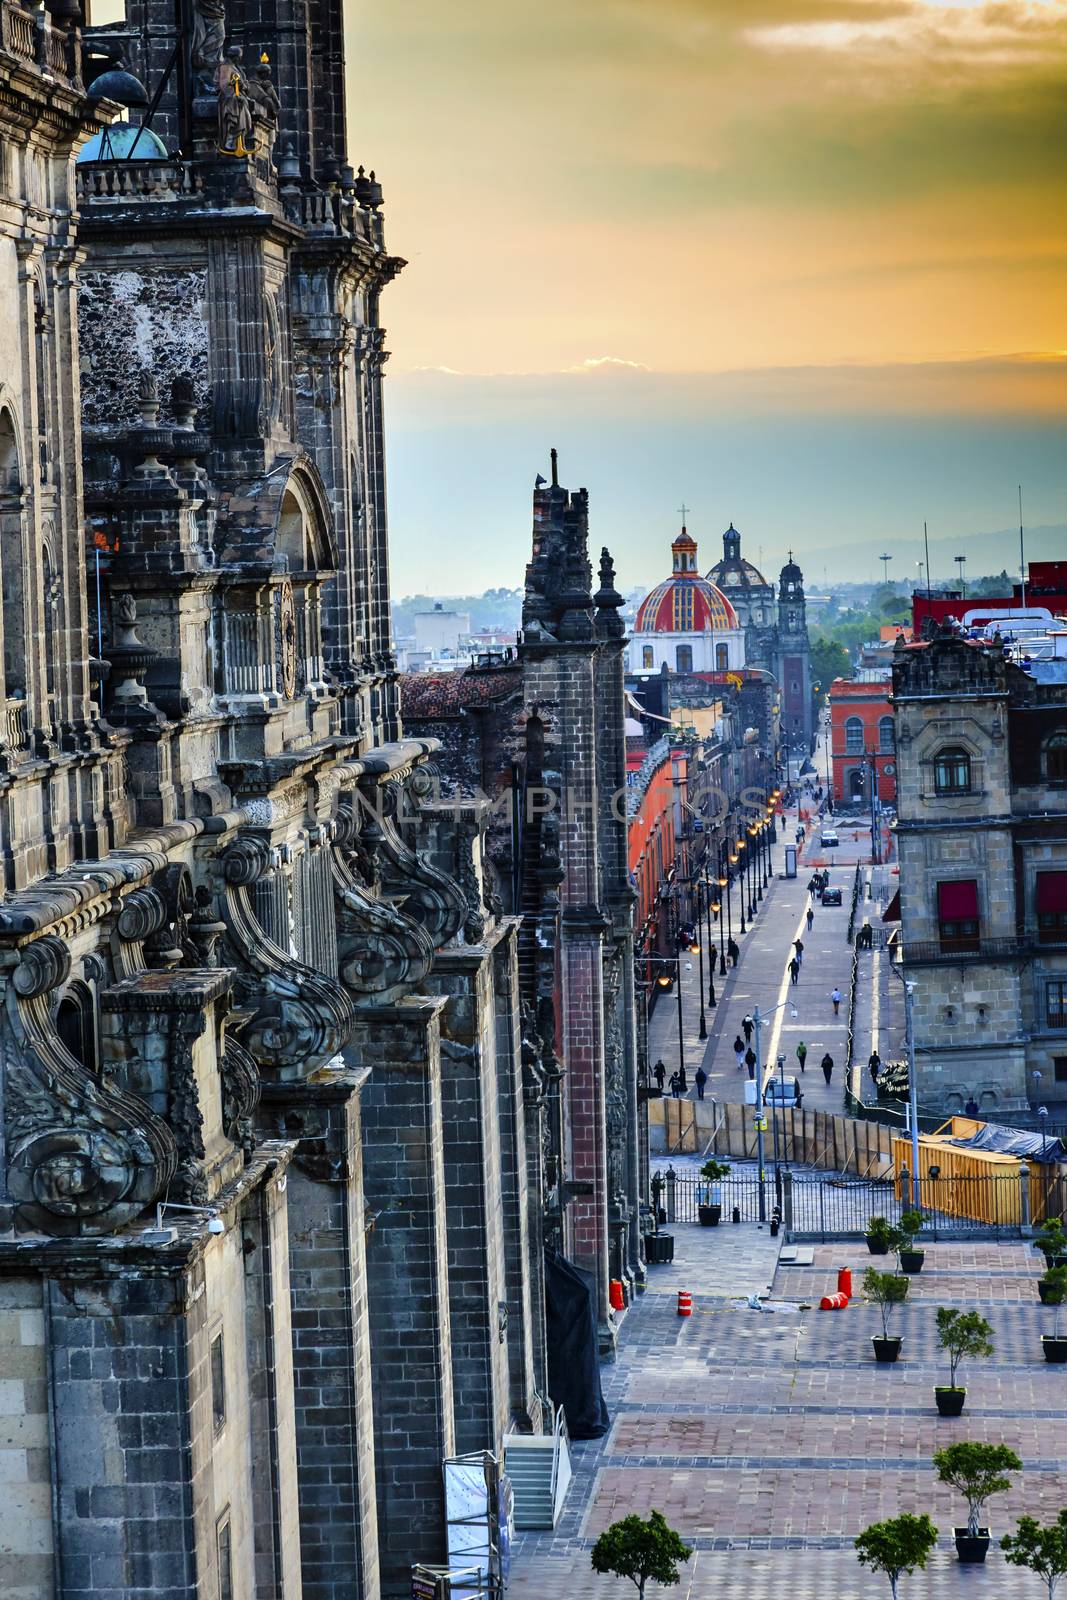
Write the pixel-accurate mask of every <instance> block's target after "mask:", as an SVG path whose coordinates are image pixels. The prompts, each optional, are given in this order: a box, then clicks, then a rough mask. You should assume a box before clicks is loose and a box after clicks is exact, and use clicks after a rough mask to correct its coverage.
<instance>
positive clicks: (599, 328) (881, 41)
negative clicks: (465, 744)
mask: <svg viewBox="0 0 1067 1600" xmlns="http://www.w3.org/2000/svg"><path fill="white" fill-rule="evenodd" d="M348 55H349V65H350V80H351V124H352V153H353V156H354V159H356V160H357V161H365V162H366V163H367V165H368V166H371V165H373V166H374V167H375V168H376V169H377V171H378V175H379V176H380V177H381V178H382V180H383V182H384V184H385V194H386V207H387V210H386V221H387V229H388V238H389V242H390V245H391V248H392V249H393V250H395V251H396V252H397V253H398V254H400V255H402V256H404V257H405V258H406V259H407V261H408V262H409V265H408V266H407V268H406V269H405V271H404V273H403V274H402V276H401V277H400V279H399V280H398V282H397V283H396V284H394V285H393V286H392V287H391V288H390V290H389V292H388V295H387V297H386V300H385V302H384V320H385V321H386V323H387V325H388V328H389V344H390V348H391V349H392V351H393V359H392V361H391V363H390V367H389V378H388V383H387V391H388V395H387V404H388V411H387V420H388V425H389V446H390V463H389V464H390V503H391V516H392V542H393V568H394V588H395V591H396V592H397V593H398V594H403V593H408V592H411V591H412V590H413V589H416V588H418V589H424V590H429V591H431V592H432V591H434V590H440V591H441V592H447V591H452V592H455V590H456V589H457V588H459V589H465V588H480V587H482V586H484V585H486V584H497V583H502V584H509V585H510V584H515V583H518V582H521V577H522V567H523V563H524V561H525V559H526V554H527V546H528V540H529V491H530V487H531V484H532V480H533V476H534V474H535V472H537V471H538V470H541V469H544V464H545V461H546V458H547V453H548V448H549V446H550V445H552V444H556V445H558V446H559V448H560V452H561V466H562V472H563V477H564V481H566V482H568V483H571V484H572V485H574V486H577V485H578V484H579V483H582V484H586V485H588V487H589V490H590V494H591V497H592V515H593V521H594V538H595V541H596V543H597V545H598V546H599V543H601V542H607V543H609V544H610V545H611V546H612V548H613V550H614V551H615V553H616V557H617V562H618V566H619V575H620V580H621V581H622V582H623V583H624V584H625V585H627V586H628V585H629V584H631V583H637V582H645V581H652V580H653V579H654V578H655V577H656V576H657V575H658V574H659V572H660V569H661V568H663V567H664V565H665V560H666V556H665V551H666V547H667V544H668V543H669V540H670V537H671V535H672V532H673V530H674V527H675V525H676V522H677V517H676V515H675V508H676V507H677V506H678V505H679V503H680V502H681V501H682V500H683V499H684V500H685V502H687V503H688V504H689V505H691V506H692V507H694V511H693V514H692V515H691V517H690V519H689V520H690V527H691V530H692V531H693V532H694V533H695V535H696V536H697V537H698V539H700V540H702V542H703V544H704V549H705V551H706V554H707V557H708V561H709V563H710V561H711V560H712V559H714V558H715V556H716V554H717V553H718V550H719V548H720V545H719V539H720V535H721V531H722V529H723V528H724V527H725V526H726V524H727V523H728V522H729V521H730V520H731V519H732V520H733V521H734V522H736V524H737V525H738V527H740V528H741V529H742V532H743V533H744V534H745V535H746V549H747V551H748V553H750V554H752V555H753V557H755V555H756V552H757V550H762V552H763V557H764V559H765V561H766V562H767V564H768V565H773V564H774V562H775V561H778V560H780V559H784V555H785V551H786V548H787V547H788V546H793V547H794V548H795V549H797V550H799V552H800V555H801V561H802V564H803V560H804V554H805V552H808V553H809V554H810V555H811V557H812V559H813V561H815V562H816V563H817V564H820V565H825V564H827V563H828V564H829V565H830V566H833V564H834V562H833V558H832V555H831V556H830V557H828V556H827V552H828V551H829V552H833V551H835V550H841V551H845V550H847V551H848V552H849V561H851V562H856V563H858V564H859V565H862V566H864V567H865V568H866V566H870V567H871V571H870V573H869V574H868V572H867V571H866V570H864V571H862V572H861V571H858V570H857V571H856V572H855V573H854V574H850V575H855V576H868V575H871V576H873V575H874V564H873V562H872V561H871V560H870V559H869V557H870V556H871V555H873V552H874V547H875V546H877V548H878V549H882V548H888V549H891V550H896V551H897V565H896V567H895V568H894V571H895V572H896V573H897V575H898V576H902V575H903V574H904V570H905V567H906V566H908V564H909V562H910V560H911V559H912V554H913V553H912V552H911V551H910V550H909V548H908V547H907V546H906V544H905V542H904V541H907V540H913V539H915V538H916V537H917V536H918V535H920V534H921V528H922V521H923V518H924V517H927V518H929V519H930V522H931V534H932V536H934V537H938V538H951V539H955V540H956V542H957V544H959V541H960V540H961V539H963V538H965V536H967V535H969V534H972V533H973V534H980V533H989V532H992V531H994V530H997V529H1001V528H1007V527H1010V526H1011V525H1012V524H1013V522H1014V521H1015V520H1017V515H1016V512H1015V497H1016V485H1017V484H1018V483H1019V482H1020V481H1022V482H1023V484H1024V492H1025V507H1026V518H1027V522H1028V524H1031V525H1032V526H1033V527H1034V528H1035V529H1039V528H1040V527H1042V526H1043V527H1045V528H1046V529H1051V528H1060V530H1061V531H1060V533H1059V534H1056V533H1054V532H1047V533H1046V534H1045V535H1043V536H1042V535H1041V534H1040V533H1035V534H1034V547H1033V550H1032V553H1033V554H1035V555H1037V554H1040V553H1049V552H1047V551H1045V552H1043V551H1042V549H1040V548H1039V546H1040V545H1041V544H1042V539H1043V540H1044V543H1045V544H1046V545H1047V544H1048V543H1049V541H1052V543H1053V544H1055V543H1056V542H1057V541H1058V542H1059V543H1060V544H1062V545H1063V546H1064V548H1065V550H1067V534H1065V533H1064V532H1063V525H1067V448H1065V445H1067V440H1065V438H1064V430H1063V426H1062V424H1063V418H1064V410H1065V403H1067V0H1000V3H995V4H993V3H970V0H541V3H539V4H538V6H537V7H536V8H534V7H533V6H529V5H523V4H519V3H518V0H448V3H444V0H388V4H381V3H374V4H371V3H370V0H359V3H358V4H356V5H354V6H353V12H352V25H351V28H350V37H349V41H348ZM894 540H895V541H896V543H895V544H894V543H892V542H891V541H894ZM964 548H966V546H965V545H960V549H961V550H962V549H964ZM865 551H866V552H867V553H866V554H864V552H865ZM985 565H988V563H983V562H981V561H979V562H978V566H985ZM975 570H977V568H975ZM842 575H843V574H842ZM947 575H948V574H946V576H947ZM832 576H833V574H832V573H831V577H832ZM935 576H937V574H936V573H935Z"/></svg>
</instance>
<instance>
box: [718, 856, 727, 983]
mask: <svg viewBox="0 0 1067 1600" xmlns="http://www.w3.org/2000/svg"><path fill="white" fill-rule="evenodd" d="M728 883H729V879H727V878H725V877H723V871H722V845H721V843H720V845H719V877H718V888H719V892H718V894H717V895H716V896H715V898H716V900H717V901H718V902H719V903H718V906H717V907H716V909H717V911H718V913H719V977H720V978H725V976H726V943H725V939H724V936H723V931H722V898H723V895H722V892H723V890H724V889H725V888H726V887H727V885H728Z"/></svg>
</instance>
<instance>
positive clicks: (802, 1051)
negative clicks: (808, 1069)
mask: <svg viewBox="0 0 1067 1600" xmlns="http://www.w3.org/2000/svg"><path fill="white" fill-rule="evenodd" d="M807 1059H808V1047H807V1045H806V1044H805V1043H804V1041H803V1039H801V1041H800V1043H799V1044H798V1045H797V1060H798V1061H799V1062H800V1070H801V1072H803V1071H804V1063H805V1062H806V1061H807Z"/></svg>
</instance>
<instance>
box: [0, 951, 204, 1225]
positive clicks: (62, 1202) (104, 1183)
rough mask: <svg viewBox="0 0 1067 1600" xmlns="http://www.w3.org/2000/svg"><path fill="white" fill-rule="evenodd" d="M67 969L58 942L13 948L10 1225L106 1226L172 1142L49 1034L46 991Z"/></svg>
mask: <svg viewBox="0 0 1067 1600" xmlns="http://www.w3.org/2000/svg"><path fill="white" fill-rule="evenodd" d="M69 971H70V953H69V951H68V949H67V947H66V945H65V944H63V942H62V941H61V940H59V939H57V938H54V937H53V936H51V935H45V936H44V937H43V938H40V939H37V940H35V941H34V942H33V944H31V945H29V946H28V947H27V948H26V950H25V951H24V952H23V954H22V957H21V959H20V962H19V965H18V966H17V967H16V968H15V971H14V974H13V975H12V979H11V990H10V992H9V996H8V1003H7V1007H6V1012H5V1014H4V1017H3V1022H2V1033H3V1048H4V1058H5V1066H6V1079H5V1083H6V1095H5V1104H4V1123H5V1143H6V1149H7V1158H8V1173H7V1185H8V1192H9V1193H10V1194H11V1196H12V1197H13V1199H14V1200H15V1202H16V1218H17V1222H18V1224H19V1226H20V1227H22V1228H24V1229H27V1230H32V1231H38V1232H43V1233H47V1234H53V1235H57V1236H65V1235H78V1234H92V1235H95V1234H108V1233H114V1232H116V1231H117V1230H118V1229H119V1228H121V1227H123V1226H124V1225H125V1224H126V1223H127V1222H129V1221H130V1220H132V1218H134V1217H136V1216H137V1215H138V1214H139V1213H140V1212H141V1211H142V1210H143V1209H144V1208H145V1207H146V1206H147V1205H150V1204H151V1203H152V1201H154V1200H155V1199H156V1198H157V1197H158V1196H159V1195H160V1194H161V1193H163V1191H164V1190H165V1189H166V1187H167V1185H168V1184H169V1183H170V1181H171V1179H172V1177H173V1174H174V1170H175V1167H176V1164H177V1146H176V1143H175V1140H174V1136H173V1134H172V1133H171V1131H170V1129H169V1128H168V1127H167V1125H166V1124H165V1123H164V1122H162V1121H161V1120H160V1119H159V1118H158V1117H156V1116H155V1115H153V1113H152V1112H151V1111H150V1110H149V1109H148V1107H147V1106H146V1105H145V1104H144V1102H143V1101H141V1100H139V1099H138V1098H137V1097H136V1096H135V1095H129V1094H125V1093H123V1092H122V1091H121V1090H118V1089H115V1088H114V1087H112V1086H111V1085H109V1084H107V1083H104V1082H98V1081H96V1080H95V1079H93V1078H92V1077H91V1076H90V1074H89V1073H88V1072H87V1071H86V1069H85V1068H84V1067H83V1066H82V1065H81V1063H80V1062H79V1061H76V1060H75V1058H74V1057H73V1056H72V1055H71V1054H70V1053H69V1051H68V1050H67V1049H66V1047H65V1046H64V1045H63V1043H62V1041H61V1040H60V1039H59V1037H58V1035H57V1034H56V1032H55V1026H54V1022H53V1019H52V1016H51V1011H50V1006H49V999H48V997H49V993H50V991H51V990H52V989H53V988H54V987H55V986H56V984H57V983H61V982H63V980H64V979H65V978H66V976H67V974H68V973H69Z"/></svg>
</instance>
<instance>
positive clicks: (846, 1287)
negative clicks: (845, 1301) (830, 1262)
mask: <svg viewBox="0 0 1067 1600" xmlns="http://www.w3.org/2000/svg"><path fill="white" fill-rule="evenodd" d="M837 1292H838V1294H847V1295H848V1298H849V1299H850V1300H851V1299H852V1268H851V1267H838V1269H837Z"/></svg>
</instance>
